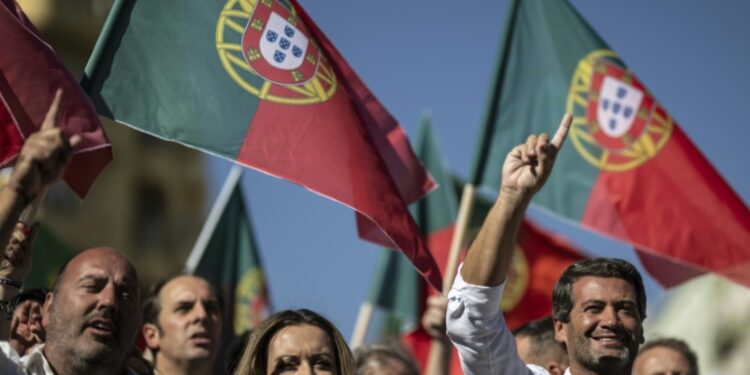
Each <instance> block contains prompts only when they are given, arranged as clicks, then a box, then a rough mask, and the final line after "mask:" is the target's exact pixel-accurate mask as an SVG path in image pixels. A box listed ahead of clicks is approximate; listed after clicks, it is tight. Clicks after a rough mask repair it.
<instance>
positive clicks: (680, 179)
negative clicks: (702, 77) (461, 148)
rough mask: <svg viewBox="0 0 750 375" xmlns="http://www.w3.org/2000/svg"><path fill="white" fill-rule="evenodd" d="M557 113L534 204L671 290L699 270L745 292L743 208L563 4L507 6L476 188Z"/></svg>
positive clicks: (748, 277)
mask: <svg viewBox="0 0 750 375" xmlns="http://www.w3.org/2000/svg"><path fill="white" fill-rule="evenodd" d="M564 112H570V113H571V114H572V115H573V124H572V127H571V129H570V133H569V136H568V142H567V143H568V144H567V145H566V146H565V147H564V148H563V149H562V150H561V152H560V154H559V155H558V157H557V161H556V165H555V172H554V173H553V174H552V176H550V178H549V180H548V181H547V183H546V186H545V188H544V189H543V190H542V191H540V192H539V193H538V194H537V195H536V196H535V198H534V203H536V204H537V205H539V206H542V207H544V208H545V209H547V210H549V211H551V212H553V213H555V214H557V215H560V216H563V217H565V218H567V219H571V220H574V221H576V222H579V223H581V225H583V226H585V227H587V228H589V229H592V230H595V231H597V232H600V233H604V234H607V235H609V236H612V237H614V238H618V239H620V240H624V241H627V242H629V243H631V244H633V245H634V246H635V247H636V248H637V249H638V250H639V251H642V252H645V253H646V254H647V255H646V257H648V260H649V261H650V262H649V263H650V265H651V269H652V270H655V272H656V273H654V276H655V277H656V278H663V279H665V280H666V279H667V278H671V279H672V280H671V281H669V280H666V281H667V283H669V282H674V281H675V280H681V279H684V278H685V277H689V276H690V275H694V274H695V273H696V270H699V271H700V270H706V271H711V272H716V273H719V274H721V275H724V276H726V277H728V278H730V279H732V280H734V281H736V282H739V283H743V284H745V285H750V211H749V210H748V208H747V207H746V206H745V204H744V203H743V201H742V200H741V199H740V198H739V197H738V196H737V194H735V192H734V191H733V190H732V188H731V187H730V186H729V185H728V184H727V183H726V182H725V181H724V180H723V179H722V177H721V176H720V175H719V174H718V173H717V172H716V170H715V169H714V168H713V167H712V166H711V164H710V163H709V162H708V160H707V159H706V158H705V157H704V156H703V155H702V154H701V153H700V151H699V150H698V149H697V148H696V147H695V146H694V145H693V144H692V142H690V140H689V139H688V137H687V136H686V135H685V133H683V132H682V130H681V129H680V127H679V125H678V124H677V122H676V121H675V119H674V118H672V116H670V114H669V113H668V112H667V111H666V109H665V108H664V107H663V106H662V105H661V103H659V102H658V101H657V100H656V98H654V97H653V96H652V95H651V93H649V91H648V90H647V89H646V87H645V85H644V84H643V82H641V81H640V79H639V78H638V77H637V76H636V75H635V74H634V73H633V72H632V71H631V70H629V69H628V67H627V65H626V64H625V63H624V61H623V60H622V59H621V58H620V57H619V56H618V55H617V53H616V52H614V51H613V50H612V49H610V48H609V46H607V44H606V43H605V42H604V41H603V40H602V39H601V38H600V37H599V35H598V34H597V33H596V31H594V30H593V29H592V28H591V26H589V25H588V23H586V21H585V20H584V19H583V18H582V17H581V15H580V14H578V12H576V10H575V9H574V8H573V7H572V6H571V5H570V4H569V3H568V2H567V1H565V0H514V1H512V3H511V7H510V13H509V17H508V22H507V24H506V32H505V36H504V40H503V50H502V51H501V55H500V58H499V62H498V66H497V72H496V77H495V83H494V86H493V88H492V91H491V95H490V99H489V103H488V111H487V114H486V119H485V123H484V127H483V129H482V130H481V132H480V136H479V145H478V149H477V154H476V157H475V164H474V170H473V173H472V177H471V178H472V183H473V184H474V185H476V186H484V187H488V188H492V189H497V188H498V186H499V185H500V171H501V168H500V163H502V161H503V160H504V159H505V155H506V154H507V153H508V151H509V150H510V149H511V148H512V147H513V146H515V145H516V144H519V143H522V142H523V141H524V140H525V139H526V137H527V136H528V135H529V134H532V133H533V134H538V133H542V132H547V133H550V132H552V131H554V126H556V124H558V122H559V118H560V116H561V115H562V113H564ZM654 257H660V258H664V259H666V260H670V261H671V262H673V263H674V264H673V267H670V268H668V269H667V268H662V267H660V266H659V264H657V263H655V262H653V261H652V260H653V258H654ZM675 270H676V271H677V272H679V273H680V274H681V275H680V277H677V278H674V277H673V276H674V275H673V273H674V272H675Z"/></svg>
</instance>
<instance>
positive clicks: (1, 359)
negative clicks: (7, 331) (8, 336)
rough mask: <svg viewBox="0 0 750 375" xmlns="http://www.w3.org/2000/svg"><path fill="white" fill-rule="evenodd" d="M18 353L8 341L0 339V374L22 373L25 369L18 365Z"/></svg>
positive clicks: (12, 374)
mask: <svg viewBox="0 0 750 375" xmlns="http://www.w3.org/2000/svg"><path fill="white" fill-rule="evenodd" d="M19 361H20V358H19V356H18V353H16V351H15V350H14V349H13V347H12V346H10V343H8V341H0V375H23V374H26V371H24V370H23V367H22V366H20V365H19Z"/></svg>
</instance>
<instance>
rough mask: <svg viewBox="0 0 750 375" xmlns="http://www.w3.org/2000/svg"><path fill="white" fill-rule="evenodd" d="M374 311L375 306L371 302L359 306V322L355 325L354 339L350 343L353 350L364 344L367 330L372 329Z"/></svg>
mask: <svg viewBox="0 0 750 375" xmlns="http://www.w3.org/2000/svg"><path fill="white" fill-rule="evenodd" d="M372 311H373V306H372V304H371V303H370V302H362V304H361V305H360V306H359V314H357V322H356V323H355V324H354V332H353V333H352V339H351V340H350V341H349V346H350V347H351V348H352V349H357V348H358V347H360V346H362V344H364V342H365V336H367V329H368V328H370V321H371V320H372Z"/></svg>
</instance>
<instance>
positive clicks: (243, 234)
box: [185, 166, 271, 342]
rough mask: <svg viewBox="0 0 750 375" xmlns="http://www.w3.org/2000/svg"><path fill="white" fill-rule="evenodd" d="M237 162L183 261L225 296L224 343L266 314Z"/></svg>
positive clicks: (261, 274)
mask: <svg viewBox="0 0 750 375" xmlns="http://www.w3.org/2000/svg"><path fill="white" fill-rule="evenodd" d="M241 176H242V169H241V168H240V167H237V166H235V167H234V169H233V170H232V171H231V172H230V174H229V176H228V177H227V180H226V182H225V184H224V187H223V188H222V191H221V192H220V193H219V196H218V198H217V199H216V203H215V204H214V207H213V208H212V209H211V213H210V214H209V217H208V219H206V223H205V225H204V227H203V230H202V231H201V234H200V236H199V237H198V240H197V241H196V244H195V247H194V248H193V251H192V252H191V253H190V256H189V257H188V260H187V262H186V264H185V271H186V272H187V273H191V274H194V275H197V276H201V277H203V278H204V279H206V280H208V281H209V282H210V283H211V284H212V285H214V286H215V287H216V288H217V289H218V290H219V293H221V295H222V299H223V300H224V316H223V318H224V334H223V337H224V338H225V341H224V342H230V341H231V339H232V338H233V337H234V336H236V335H241V334H243V333H244V332H245V331H247V330H249V329H252V328H255V326H256V325H258V324H259V323H260V322H261V321H262V320H263V319H265V318H266V317H268V315H269V314H270V310H271V308H270V302H269V295H268V287H267V285H266V277H265V275H264V272H263V266H262V264H261V261H260V256H259V254H258V245H257V243H256V241H255V236H254V234H253V227H252V221H251V220H250V215H249V213H248V211H247V207H246V206H245V199H244V197H243V194H242V190H241V184H240V177H241Z"/></svg>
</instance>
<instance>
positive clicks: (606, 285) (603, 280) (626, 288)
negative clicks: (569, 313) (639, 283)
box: [572, 276, 636, 303]
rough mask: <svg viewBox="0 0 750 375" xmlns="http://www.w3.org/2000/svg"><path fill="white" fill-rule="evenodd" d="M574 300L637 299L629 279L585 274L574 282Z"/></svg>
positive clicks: (577, 301)
mask: <svg viewBox="0 0 750 375" xmlns="http://www.w3.org/2000/svg"><path fill="white" fill-rule="evenodd" d="M572 289H573V290H572V291H573V296H572V297H573V301H575V302H576V303H579V302H581V303H582V302H585V301H587V300H591V299H595V300H604V301H617V300H632V301H636V293H635V288H633V285H631V284H630V283H629V282H628V281H627V280H623V279H620V278H616V277H598V276H583V277H580V278H578V279H577V280H576V281H575V282H573V288H572Z"/></svg>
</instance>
